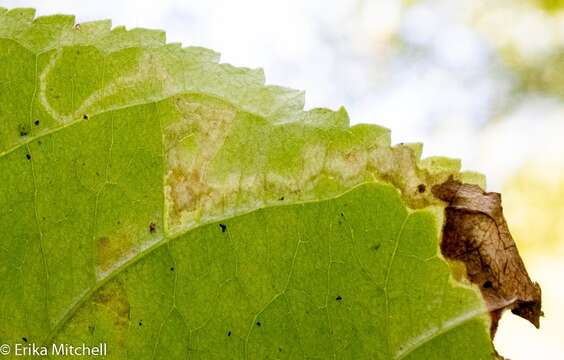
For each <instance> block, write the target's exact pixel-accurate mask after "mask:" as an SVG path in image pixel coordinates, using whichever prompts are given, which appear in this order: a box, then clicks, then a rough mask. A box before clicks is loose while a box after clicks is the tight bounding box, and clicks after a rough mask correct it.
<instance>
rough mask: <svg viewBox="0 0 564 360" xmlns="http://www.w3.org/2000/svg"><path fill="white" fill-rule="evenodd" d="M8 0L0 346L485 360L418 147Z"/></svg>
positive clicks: (1, 131)
mask: <svg viewBox="0 0 564 360" xmlns="http://www.w3.org/2000/svg"><path fill="white" fill-rule="evenodd" d="M33 17H34V11H33V10H28V9H14V10H10V11H8V10H5V9H1V8H0V64H2V69H1V70H0V169H1V171H0V241H1V246H0V287H1V288H2V289H4V290H6V289H8V291H2V293H1V294H0V342H4V343H10V344H13V343H17V342H21V339H22V338H24V337H25V338H26V339H27V340H28V341H29V342H31V343H36V344H51V343H69V344H76V345H79V344H82V343H85V344H91V345H95V344H98V343H100V342H105V343H107V344H108V352H109V358H115V359H124V358H136V359H137V358H141V359H144V358H162V359H177V358H202V359H210V358H225V359H231V358H250V359H266V358H305V357H307V358H317V359H326V358H353V359H359V358H371V359H372V358H373V359H390V358H393V359H401V358H413V359H419V358H421V359H428V358H460V359H463V358H467V359H481V358H484V359H487V358H491V356H492V353H493V352H494V350H493V347H492V345H491V340H490V335H489V326H490V320H489V315H488V309H487V307H486V305H485V303H484V301H483V299H482V297H481V295H480V292H479V291H478V290H477V289H476V288H475V287H472V286H470V285H468V284H462V283H460V282H458V281H455V280H454V279H453V278H452V276H451V269H450V268H449V266H448V264H447V262H446V261H445V260H444V259H443V258H442V256H441V255H440V250H439V241H440V238H441V231H442V226H443V212H444V207H445V205H444V203H442V202H441V201H440V200H439V199H436V198H435V197H434V196H433V194H432V193H431V191H430V189H431V188H432V187H433V186H435V185H437V184H441V183H443V182H445V181H446V180H447V179H448V178H449V177H454V178H455V179H459V180H463V181H465V182H471V183H478V184H482V186H483V179H482V177H481V176H480V175H478V174H473V173H460V171H459V170H460V163H459V162H458V161H457V160H452V159H446V158H429V159H423V160H420V159H419V156H420V154H421V145H419V144H400V145H396V146H390V137H389V131H388V130H387V129H385V128H381V127H378V126H374V125H357V126H353V127H350V126H349V119H348V116H347V114H346V112H345V110H344V109H340V110H338V111H336V112H334V111H330V110H327V109H313V110H309V111H304V110H303V93H301V92H298V91H294V90H290V89H285V88H281V87H277V86H269V85H265V84H264V76H263V74H262V71H260V70H253V69H245V68H235V67H232V66H230V65H227V64H220V63H219V62H218V55H217V54H216V53H214V52H212V51H210V50H207V49H202V48H194V47H188V48H182V47H181V46H180V45H178V44H166V43H165V39H164V34H163V33H162V32H158V31H152V30H145V29H133V30H130V31H126V30H125V29H124V28H120V27H117V28H114V29H111V24H110V23H109V22H107V21H100V22H91V23H84V24H80V25H77V24H75V23H74V18H73V17H69V16H61V15H56V16H51V17H39V18H36V19H34V18H33Z"/></svg>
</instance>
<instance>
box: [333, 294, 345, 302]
mask: <svg viewBox="0 0 564 360" xmlns="http://www.w3.org/2000/svg"><path fill="white" fill-rule="evenodd" d="M335 300H337V301H341V300H343V298H342V297H341V295H337V297H336V298H335Z"/></svg>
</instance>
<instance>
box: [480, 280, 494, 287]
mask: <svg viewBox="0 0 564 360" xmlns="http://www.w3.org/2000/svg"><path fill="white" fill-rule="evenodd" d="M492 285H493V284H492V282H491V281H489V280H486V282H485V283H484V284H482V287H483V288H484V289H489V288H491V287H492Z"/></svg>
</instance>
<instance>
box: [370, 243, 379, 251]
mask: <svg viewBox="0 0 564 360" xmlns="http://www.w3.org/2000/svg"><path fill="white" fill-rule="evenodd" d="M378 249H380V244H375V245H373V246H372V250H374V251H376V250H378Z"/></svg>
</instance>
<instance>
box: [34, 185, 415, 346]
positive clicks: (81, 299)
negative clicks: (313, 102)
mask: <svg viewBox="0 0 564 360" xmlns="http://www.w3.org/2000/svg"><path fill="white" fill-rule="evenodd" d="M378 183H382V184H386V185H388V186H393V185H391V184H388V183H384V182H379V181H366V182H362V183H360V184H358V185H356V186H353V187H352V188H350V189H347V190H346V191H344V192H341V193H338V194H335V195H333V196H330V197H327V198H320V199H315V200H305V201H297V202H294V203H287V204H272V205H266V206H261V207H258V208H256V209H252V210H248V211H244V212H241V213H237V214H235V215H232V216H227V217H224V218H216V219H213V220H211V221H209V222H203V223H200V224H198V225H196V226H193V227H188V228H186V229H184V230H183V231H179V232H176V233H174V234H169V235H164V236H163V237H162V238H161V239H159V240H157V241H155V242H154V243H153V244H151V245H150V246H148V247H147V248H145V249H143V250H141V251H140V252H138V253H137V254H136V255H135V256H133V257H131V258H130V259H127V260H126V261H124V262H123V263H122V264H121V265H120V266H117V267H115V268H114V269H113V270H112V271H110V272H109V273H107V274H106V275H105V276H104V277H102V278H101V280H100V281H98V282H97V283H96V284H94V286H92V287H90V288H88V289H86V290H85V291H84V292H83V293H82V295H80V296H79V297H78V299H77V300H76V301H75V302H74V303H73V304H72V305H71V306H70V307H69V308H68V310H67V311H66V312H65V313H64V314H63V315H62V316H61V317H59V319H58V320H56V322H55V325H54V326H53V328H52V329H51V331H50V332H49V334H48V335H47V336H46V337H45V339H44V340H43V341H41V344H43V345H48V344H49V343H51V342H52V340H53V339H54V337H55V336H56V335H57V334H58V332H59V331H60V330H61V329H62V327H63V326H64V325H65V324H66V323H67V322H68V321H69V320H70V319H71V318H72V317H73V315H74V314H75V313H76V311H77V310H78V309H79V308H80V307H81V306H82V305H83V304H84V303H85V302H86V301H87V300H88V299H89V298H90V297H91V296H92V295H93V294H94V293H95V292H96V291H97V290H98V289H100V288H101V287H103V286H104V285H105V284H106V283H108V282H109V281H110V280H112V279H114V278H115V277H116V276H118V275H119V274H121V273H122V272H124V271H125V270H127V269H128V268H129V267H130V266H132V265H134V264H136V263H137V262H138V261H140V260H141V259H143V258H145V257H146V256H149V255H150V254H151V253H153V252H154V251H156V250H157V249H159V248H161V247H162V246H164V245H166V244H168V243H170V242H171V241H174V240H177V239H179V238H182V237H183V236H184V235H186V234H188V233H190V232H192V231H194V230H197V229H198V228H201V227H203V226H207V225H211V224H214V223H218V222H220V221H225V220H230V219H234V218H238V217H241V216H245V215H248V214H252V213H254V212H258V211H263V210H266V209H270V208H280V207H290V206H296V205H306V204H312V203H319V202H323V201H330V200H334V199H336V198H339V197H341V196H343V195H345V194H347V193H349V192H352V191H355V190H356V189H358V188H360V187H362V186H365V185H370V184H378ZM407 209H408V211H410V209H409V208H407ZM165 223H166V219H165Z"/></svg>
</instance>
